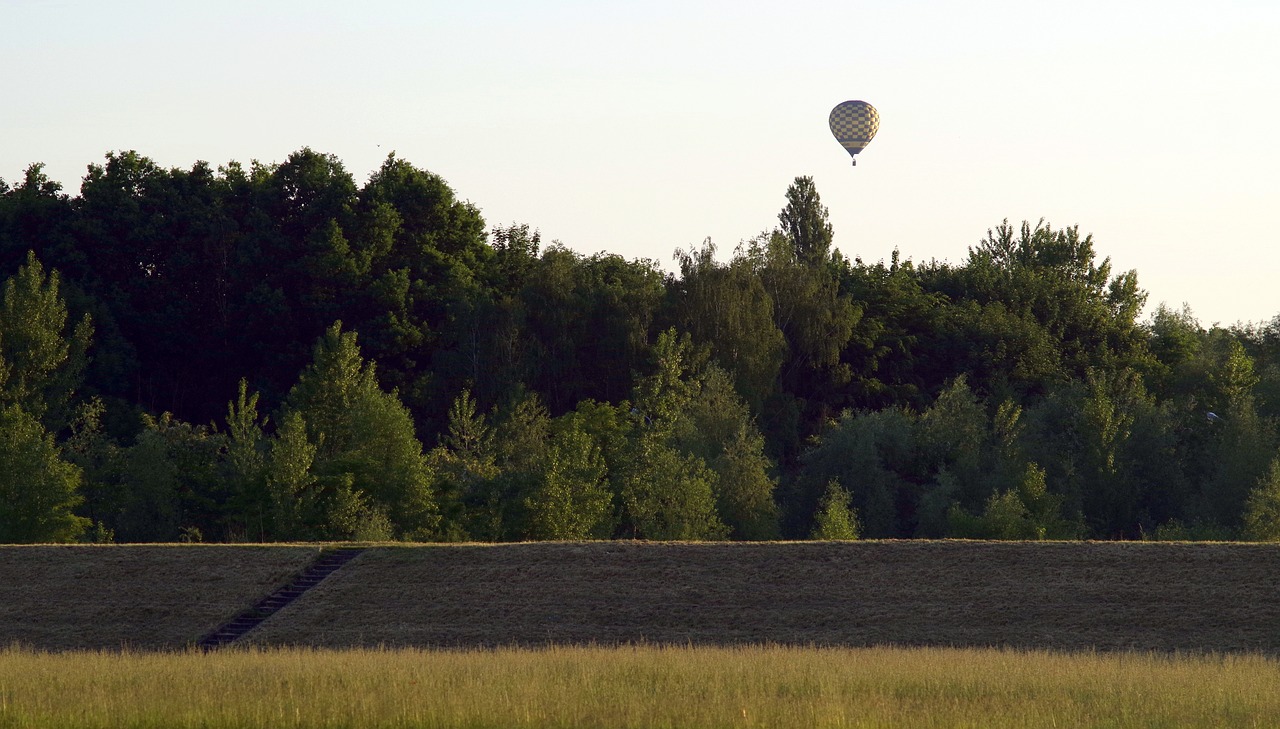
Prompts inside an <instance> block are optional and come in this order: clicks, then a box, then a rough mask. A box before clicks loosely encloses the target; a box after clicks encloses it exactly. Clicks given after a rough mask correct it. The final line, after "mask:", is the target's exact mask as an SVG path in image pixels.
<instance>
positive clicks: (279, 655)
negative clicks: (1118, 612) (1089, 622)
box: [0, 647, 1280, 729]
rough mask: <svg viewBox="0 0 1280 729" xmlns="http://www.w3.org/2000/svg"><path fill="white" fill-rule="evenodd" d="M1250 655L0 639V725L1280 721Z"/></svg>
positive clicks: (1269, 683) (1264, 668) (1275, 669)
mask: <svg viewBox="0 0 1280 729" xmlns="http://www.w3.org/2000/svg"><path fill="white" fill-rule="evenodd" d="M1278 685H1280V663H1278V662H1277V661H1276V660H1275V659H1271V658H1262V657H1256V656H1252V657H1251V656H1226V657H1205V656H1200V657H1173V656H1168V655H1158V654H1136V653H1113V654H1088V653H1085V654H1052V653H1045V652H1034V651H1033V652H1022V651H1009V650H992V649H986V650H976V649H965V650H957V649H942V648H917V649H892V648H864V649H849V648H831V649H805V648H796V647H775V648H758V647H755V648H753V647H736V648H706V647H703V648H679V647H641V648H549V649H539V650H529V649H511V648H503V649H498V650H493V651H484V650H470V651H421V650H416V649H400V650H390V651H377V650H365V649H356V650H350V651H316V650H313V649H269V650H263V651H258V650H232V651H226V652H220V653H212V654H199V653H141V654H130V653H119V652H101V653H99V652H88V653H85V652H71V653H51V654H40V653H33V652H29V651H22V650H14V649H10V650H8V651H0V727H30V728H31V729H46V728H54V727H59V728H60V727H89V728H93V727H113V728H114V727H156V728H159V727H165V728H170V727H172V728H182V727H202V728H205V729H217V728H220V727H228V728H229V727H267V726H270V727H281V728H287V727H495V728H496V727H504V728H507V727H609V728H611V729H612V728H622V727H689V728H691V729H692V728H698V727H771V728H774V729H785V728H787V727H797V728H799V727H803V728H805V729H809V728H813V727H890V726H892V727H964V726H968V727H992V728H995V727H1031V726H1035V727H1050V726H1070V727H1091V726H1093V727H1177V726H1256V727H1271V726H1280V691H1277V690H1276V686H1278Z"/></svg>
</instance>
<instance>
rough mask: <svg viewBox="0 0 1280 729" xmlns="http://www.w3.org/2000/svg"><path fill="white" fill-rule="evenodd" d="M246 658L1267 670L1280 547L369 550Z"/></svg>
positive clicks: (268, 629) (265, 632) (262, 636)
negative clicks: (984, 650) (1083, 660)
mask: <svg viewBox="0 0 1280 729" xmlns="http://www.w3.org/2000/svg"><path fill="white" fill-rule="evenodd" d="M249 637H250V638H252V639H253V642H255V643H258V644H263V645H309V646H324V647H351V646H379V645H385V646H460V647H472V646H496V645H544V644H556V643H560V644H564V643H595V644H602V645H612V644H622V643H644V642H648V643H659V644H682V645H683V644H689V645H727V644H742V643H773V644H787V645H810V644H814V645H839V646H869V645H886V644H893V645H907V646H913V645H914V646H923V645H929V646H1004V647H1017V648H1042V649H1069V650H1075V649H1086V648H1099V649H1104V650H1109V649H1137V650H1157V651H1231V652H1241V651H1244V652H1247V651H1261V652H1266V653H1270V654H1275V653H1278V652H1280V546H1268V545H1248V544H1168V543H1078V542H1077V543H991V542H918V541H917V542H860V543H858V542H855V543H786V544H742V543H738V544H726V543H719V544H685V543H636V542H608V543H585V544H545V543H544V544H518V545H505V546H484V545H461V546H459V545H454V546H446V545H437V546H416V547H390V548H382V549H376V550H370V551H368V552H366V553H365V554H364V555H362V556H361V557H360V558H359V559H358V560H357V561H355V562H353V563H351V565H349V567H348V568H346V569H343V570H341V571H339V572H337V573H335V574H334V575H333V576H332V577H331V578H330V579H329V580H327V581H326V582H325V583H323V584H321V585H320V586H318V587H317V588H316V589H314V590H312V591H311V592H309V593H307V595H305V596H304V597H303V598H302V599H300V600H299V601H298V602H297V603H295V604H294V605H291V606H290V607H288V608H286V609H285V610H283V611H281V612H280V613H279V614H277V615H276V616H275V617H273V618H272V619H270V620H268V621H267V622H266V623H264V624H263V625H262V626H261V627H260V628H259V629H258V631H256V632H255V633H253V634H251V635H250V636H249Z"/></svg>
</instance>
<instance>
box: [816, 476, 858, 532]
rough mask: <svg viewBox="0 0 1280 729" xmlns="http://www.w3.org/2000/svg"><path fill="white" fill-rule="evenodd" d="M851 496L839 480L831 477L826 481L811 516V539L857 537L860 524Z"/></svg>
mask: <svg viewBox="0 0 1280 729" xmlns="http://www.w3.org/2000/svg"><path fill="white" fill-rule="evenodd" d="M852 502H853V497H852V496H850V495H849V492H848V491H845V490H844V489H843V488H841V487H840V482H839V481H836V480H835V479H832V480H831V481H828V482H827V490H826V492H824V493H823V494H822V498H821V499H819V500H818V511H817V513H816V514H814V517H813V532H812V533H811V534H810V538H811V539H823V540H837V539H839V540H851V539H857V538H858V536H859V534H860V532H861V526H860V525H859V524H858V512H857V510H856V509H854V508H853V506H852Z"/></svg>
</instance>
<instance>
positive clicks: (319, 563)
mask: <svg viewBox="0 0 1280 729" xmlns="http://www.w3.org/2000/svg"><path fill="white" fill-rule="evenodd" d="M363 551H364V550H363V549H358V548H350V549H334V550H331V551H327V552H324V553H322V554H321V555H320V557H319V558H318V559H316V561H315V562H312V563H311V565H310V566H309V567H307V568H306V569H305V570H303V571H302V572H301V573H300V574H298V575H297V576H296V577H294V578H293V579H292V580H291V581H289V582H288V583H287V584H285V585H284V586H283V587H280V588H279V589H277V590H276V591H275V592H272V593H271V594H270V595H267V596H266V597H264V598H262V599H261V600H259V601H258V602H256V603H254V605H253V606H252V607H250V608H249V609H247V610H245V611H244V612H242V613H240V614H239V615H237V616H235V617H234V618H232V619H231V620H228V621H227V622H226V623H223V624H222V625H221V626H219V627H218V629H217V630H215V631H213V632H212V633H210V634H208V635H206V636H205V637H203V638H201V639H200V641H199V642H198V643H196V645H197V646H198V647H199V648H200V649H201V650H205V651H210V650H214V649H215V648H221V647H222V646H224V645H227V644H228V643H232V642H234V641H236V640H238V639H240V638H241V637H243V636H244V634H245V633H248V632H249V631H251V630H253V629H254V628H256V627H258V626H259V625H261V624H262V622H263V621H264V620H266V619H267V618H269V617H271V616H272V615H274V614H276V612H278V611H279V610H280V609H281V608H283V607H285V606H286V605H288V604H289V603H291V602H293V601H294V600H297V599H298V598H299V597H302V594H303V593H305V592H306V591H307V590H310V589H311V588H313V587H315V586H316V585H318V584H320V583H321V582H323V581H324V579H325V578H326V577H328V576H329V575H331V574H333V573H334V572H335V571H336V570H337V569H339V568H340V567H342V566H343V565H344V564H346V563H347V562H350V561H351V560H352V559H354V558H355V557H356V555H358V554H360V553H361V552H363Z"/></svg>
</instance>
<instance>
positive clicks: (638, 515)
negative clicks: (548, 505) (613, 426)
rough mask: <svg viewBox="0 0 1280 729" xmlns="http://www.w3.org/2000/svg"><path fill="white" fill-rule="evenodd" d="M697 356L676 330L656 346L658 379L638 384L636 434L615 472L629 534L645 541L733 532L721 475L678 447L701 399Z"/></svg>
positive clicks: (634, 418)
mask: <svg viewBox="0 0 1280 729" xmlns="http://www.w3.org/2000/svg"><path fill="white" fill-rule="evenodd" d="M693 356H694V352H693V346H692V342H691V340H690V338H689V335H687V334H685V335H682V336H681V335H677V333H676V331H675V330H674V329H669V330H667V331H666V332H663V333H662V334H660V335H659V336H658V341H657V342H656V343H655V344H654V347H653V371H652V373H651V374H649V375H647V376H645V377H643V378H641V379H640V381H639V382H638V383H636V388H635V408H634V410H633V412H631V414H630V420H631V433H630V435H629V438H628V441H627V445H626V447H625V450H624V451H623V453H622V455H621V457H620V458H618V459H617V460H618V466H617V467H616V468H615V469H614V470H615V471H616V473H617V478H616V480H615V484H616V486H617V488H618V495H619V498H620V501H621V504H622V507H623V515H624V527H626V528H628V529H629V530H630V531H631V533H632V534H633V535H634V536H638V537H642V538H644V539H721V538H724V537H725V536H727V535H728V532H729V529H728V527H727V526H726V525H725V524H724V522H723V521H721V519H720V517H719V516H718V514H717V513H716V493H717V475H716V472H715V471H712V470H711V469H710V468H708V467H707V464H706V461H704V460H703V459H702V458H700V457H698V456H697V455H693V454H690V453H683V452H681V451H680V450H679V449H678V447H677V445H676V443H675V441H674V433H675V429H676V427H677V424H678V422H679V420H680V418H681V417H682V415H683V413H684V411H685V409H686V408H687V407H688V406H689V403H690V401H691V398H692V397H693V394H694V384H693V383H692V382H691V380H690V378H689V377H687V376H686V375H687V373H688V367H689V363H690V362H691V360H692V358H693Z"/></svg>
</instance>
